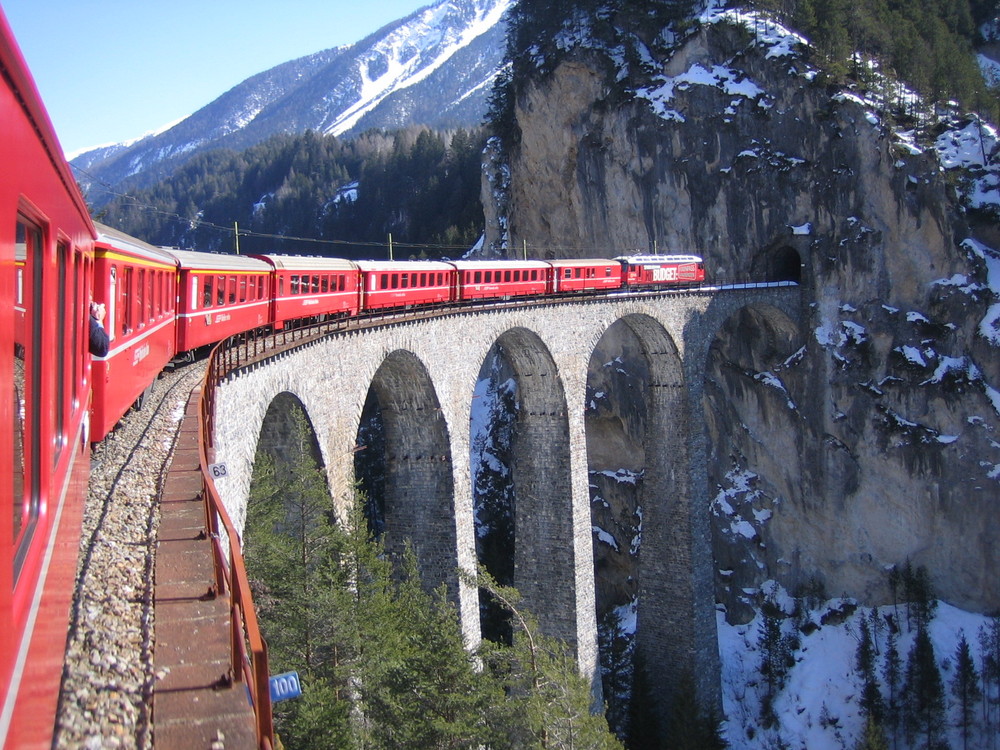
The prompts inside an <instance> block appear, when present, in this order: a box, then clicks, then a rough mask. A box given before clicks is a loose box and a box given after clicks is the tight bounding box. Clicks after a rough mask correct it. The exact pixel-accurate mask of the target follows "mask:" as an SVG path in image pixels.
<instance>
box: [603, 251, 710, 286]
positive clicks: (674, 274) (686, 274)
mask: <svg viewBox="0 0 1000 750" xmlns="http://www.w3.org/2000/svg"><path fill="white" fill-rule="evenodd" d="M615 260H617V261H619V262H621V264H622V268H623V269H624V271H623V273H624V283H625V285H626V286H628V287H633V288H636V287H657V286H663V285H664V284H700V283H702V282H703V281H705V266H704V264H703V263H702V262H701V258H699V257H698V256H697V255H625V256H620V257H618V258H615Z"/></svg>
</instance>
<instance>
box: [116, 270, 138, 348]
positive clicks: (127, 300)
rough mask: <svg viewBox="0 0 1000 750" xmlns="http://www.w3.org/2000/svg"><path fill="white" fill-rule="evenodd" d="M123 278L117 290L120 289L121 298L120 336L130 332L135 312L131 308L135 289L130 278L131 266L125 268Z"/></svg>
mask: <svg viewBox="0 0 1000 750" xmlns="http://www.w3.org/2000/svg"><path fill="white" fill-rule="evenodd" d="M124 270H125V278H124V279H122V283H121V286H119V287H118V288H119V290H120V291H121V299H122V305H121V307H122V336H124V335H126V334H129V333H131V332H132V321H133V317H134V315H135V313H134V312H133V310H132V304H133V299H134V295H135V290H134V289H133V288H132V285H133V283H134V281H133V279H132V276H133V274H132V272H133V271H134V270H135V269H133V268H125V269H124Z"/></svg>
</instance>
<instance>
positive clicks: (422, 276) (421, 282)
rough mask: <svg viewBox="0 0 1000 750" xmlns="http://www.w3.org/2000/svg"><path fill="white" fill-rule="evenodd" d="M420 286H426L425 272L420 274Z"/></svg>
mask: <svg viewBox="0 0 1000 750" xmlns="http://www.w3.org/2000/svg"><path fill="white" fill-rule="evenodd" d="M420 286H427V274H426V273H422V274H420Z"/></svg>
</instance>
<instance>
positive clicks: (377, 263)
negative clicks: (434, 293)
mask: <svg viewBox="0 0 1000 750" xmlns="http://www.w3.org/2000/svg"><path fill="white" fill-rule="evenodd" d="M355 264H356V265H357V267H358V268H360V269H361V270H362V271H366V272H370V271H376V272H382V271H385V272H389V271H450V270H452V264H451V263H445V262H444V261H440V260H359V261H355Z"/></svg>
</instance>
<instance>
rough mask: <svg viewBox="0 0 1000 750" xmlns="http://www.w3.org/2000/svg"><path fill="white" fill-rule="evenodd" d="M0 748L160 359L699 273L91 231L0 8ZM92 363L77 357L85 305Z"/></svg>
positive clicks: (43, 674) (48, 704)
mask: <svg viewBox="0 0 1000 750" xmlns="http://www.w3.org/2000/svg"><path fill="white" fill-rule="evenodd" d="M0 68H2V72H3V87H2V91H0V122H3V128H4V134H3V138H2V139H0V164H3V171H2V175H0V208H2V210H3V212H4V215H5V216H6V217H7V219H6V221H0V290H2V294H3V298H4V299H7V300H8V301H9V304H3V305H0V347H2V349H3V350H5V351H7V352H8V355H7V357H6V358H4V359H2V364H0V389H3V390H4V391H5V392H6V393H8V394H13V398H7V399H0V424H4V425H7V428H6V429H4V430H0V477H6V479H5V480H4V483H3V489H2V491H0V545H3V546H4V547H5V549H6V552H4V553H3V554H2V556H0V745H2V747H3V748H15V747H17V748H22V747H46V748H47V747H49V746H50V745H51V740H52V732H53V727H54V720H55V712H56V704H57V699H58V691H59V683H60V677H61V674H62V666H63V665H62V662H63V648H64V644H65V635H66V623H67V622H68V618H69V607H70V602H71V598H72V591H73V584H74V580H75V572H76V556H77V552H78V544H79V536H80V522H81V514H82V512H83V506H84V499H85V495H86V482H87V469H88V464H89V456H90V444H91V443H92V442H96V441H98V440H100V439H102V438H103V437H104V436H105V435H106V434H107V433H108V432H109V431H110V430H112V429H113V428H114V425H115V424H116V423H117V422H118V420H119V419H120V418H121V416H122V415H123V414H124V413H125V412H126V411H127V410H128V409H129V408H131V406H132V405H133V403H135V402H137V401H141V400H142V397H143V394H144V392H145V391H146V389H147V388H148V387H149V386H150V384H151V383H152V382H153V381H154V380H155V379H156V377H157V376H158V374H159V373H160V371H161V370H162V368H163V367H164V366H165V365H166V364H167V363H168V362H169V361H170V360H171V358H174V357H178V356H183V357H185V358H190V357H191V356H192V355H193V352H194V351H195V350H197V349H200V348H202V347H206V346H208V345H210V344H214V343H216V342H218V341H221V340H222V339H225V338H227V337H229V336H232V335H235V334H239V333H242V332H245V331H248V330H253V329H260V328H271V329H279V328H282V327H284V326H286V325H287V324H288V323H289V322H291V321H301V320H319V319H323V318H325V317H328V316H354V315H359V314H363V313H367V312H373V311H374V312H377V311H381V310H390V309H401V308H413V307H418V306H424V305H439V304H458V303H469V304H481V303H484V302H488V301H490V300H497V299H510V298H515V297H520V298H532V297H536V298H544V297H545V296H547V295H553V294H560V295H563V294H584V293H591V294H593V293H598V292H606V291H612V290H618V289H622V290H624V289H630V288H639V289H649V288H655V287H658V286H665V285H676V284H697V283H700V282H702V281H704V278H705V272H704V267H703V265H702V262H701V259H700V258H697V257H695V256H658V255H653V256H651V255H634V256H623V257H620V258H615V259H614V260H608V259H604V258H599V259H582V260H581V259H578V260H557V261H538V260H476V261H467V260H459V261H451V262H446V261H357V262H352V261H348V260H340V259H332V258H304V257H294V256H281V255H260V256H254V257H242V256H234V255H217V254H209V253H198V252H192V251H188V250H174V249H165V248H157V247H153V246H152V245H149V244H147V243H145V242H142V241H141V240H138V239H136V238H134V237H129V236H128V235H125V234H123V233H121V232H119V231H117V230H114V229H111V228H110V227H105V226H102V225H99V224H98V225H95V224H94V223H93V222H92V221H91V219H90V217H89V215H88V212H87V207H86V205H85V203H84V200H83V198H82V196H81V195H80V193H79V191H78V189H77V187H76V182H75V180H74V179H73V176H72V174H71V172H70V169H69V166H68V165H67V163H66V161H65V159H64V158H63V157H62V155H61V154H62V150H61V148H60V146H59V142H58V140H57V138H56V136H55V133H54V131H53V128H52V125H51V123H50V121H49V119H48V115H47V114H46V112H45V109H44V107H43V106H42V103H41V100H40V98H39V95H38V92H37V90H36V88H35V85H34V82H33V81H32V79H31V76H30V74H29V73H28V70H27V67H26V66H25V63H24V60H23V58H22V56H21V53H20V51H19V50H18V48H17V45H16V43H15V42H14V39H13V36H12V34H11V31H10V27H9V25H8V24H7V21H6V18H5V17H4V16H3V13H2V11H0ZM91 298H93V299H94V301H95V302H96V303H98V304H99V305H103V306H104V309H105V310H106V317H105V320H104V327H105V329H106V332H107V335H108V338H109V345H108V351H107V354H100V355H97V356H94V357H93V358H92V357H91V356H89V355H88V334H89V313H88V308H89V303H90V300H91Z"/></svg>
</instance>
